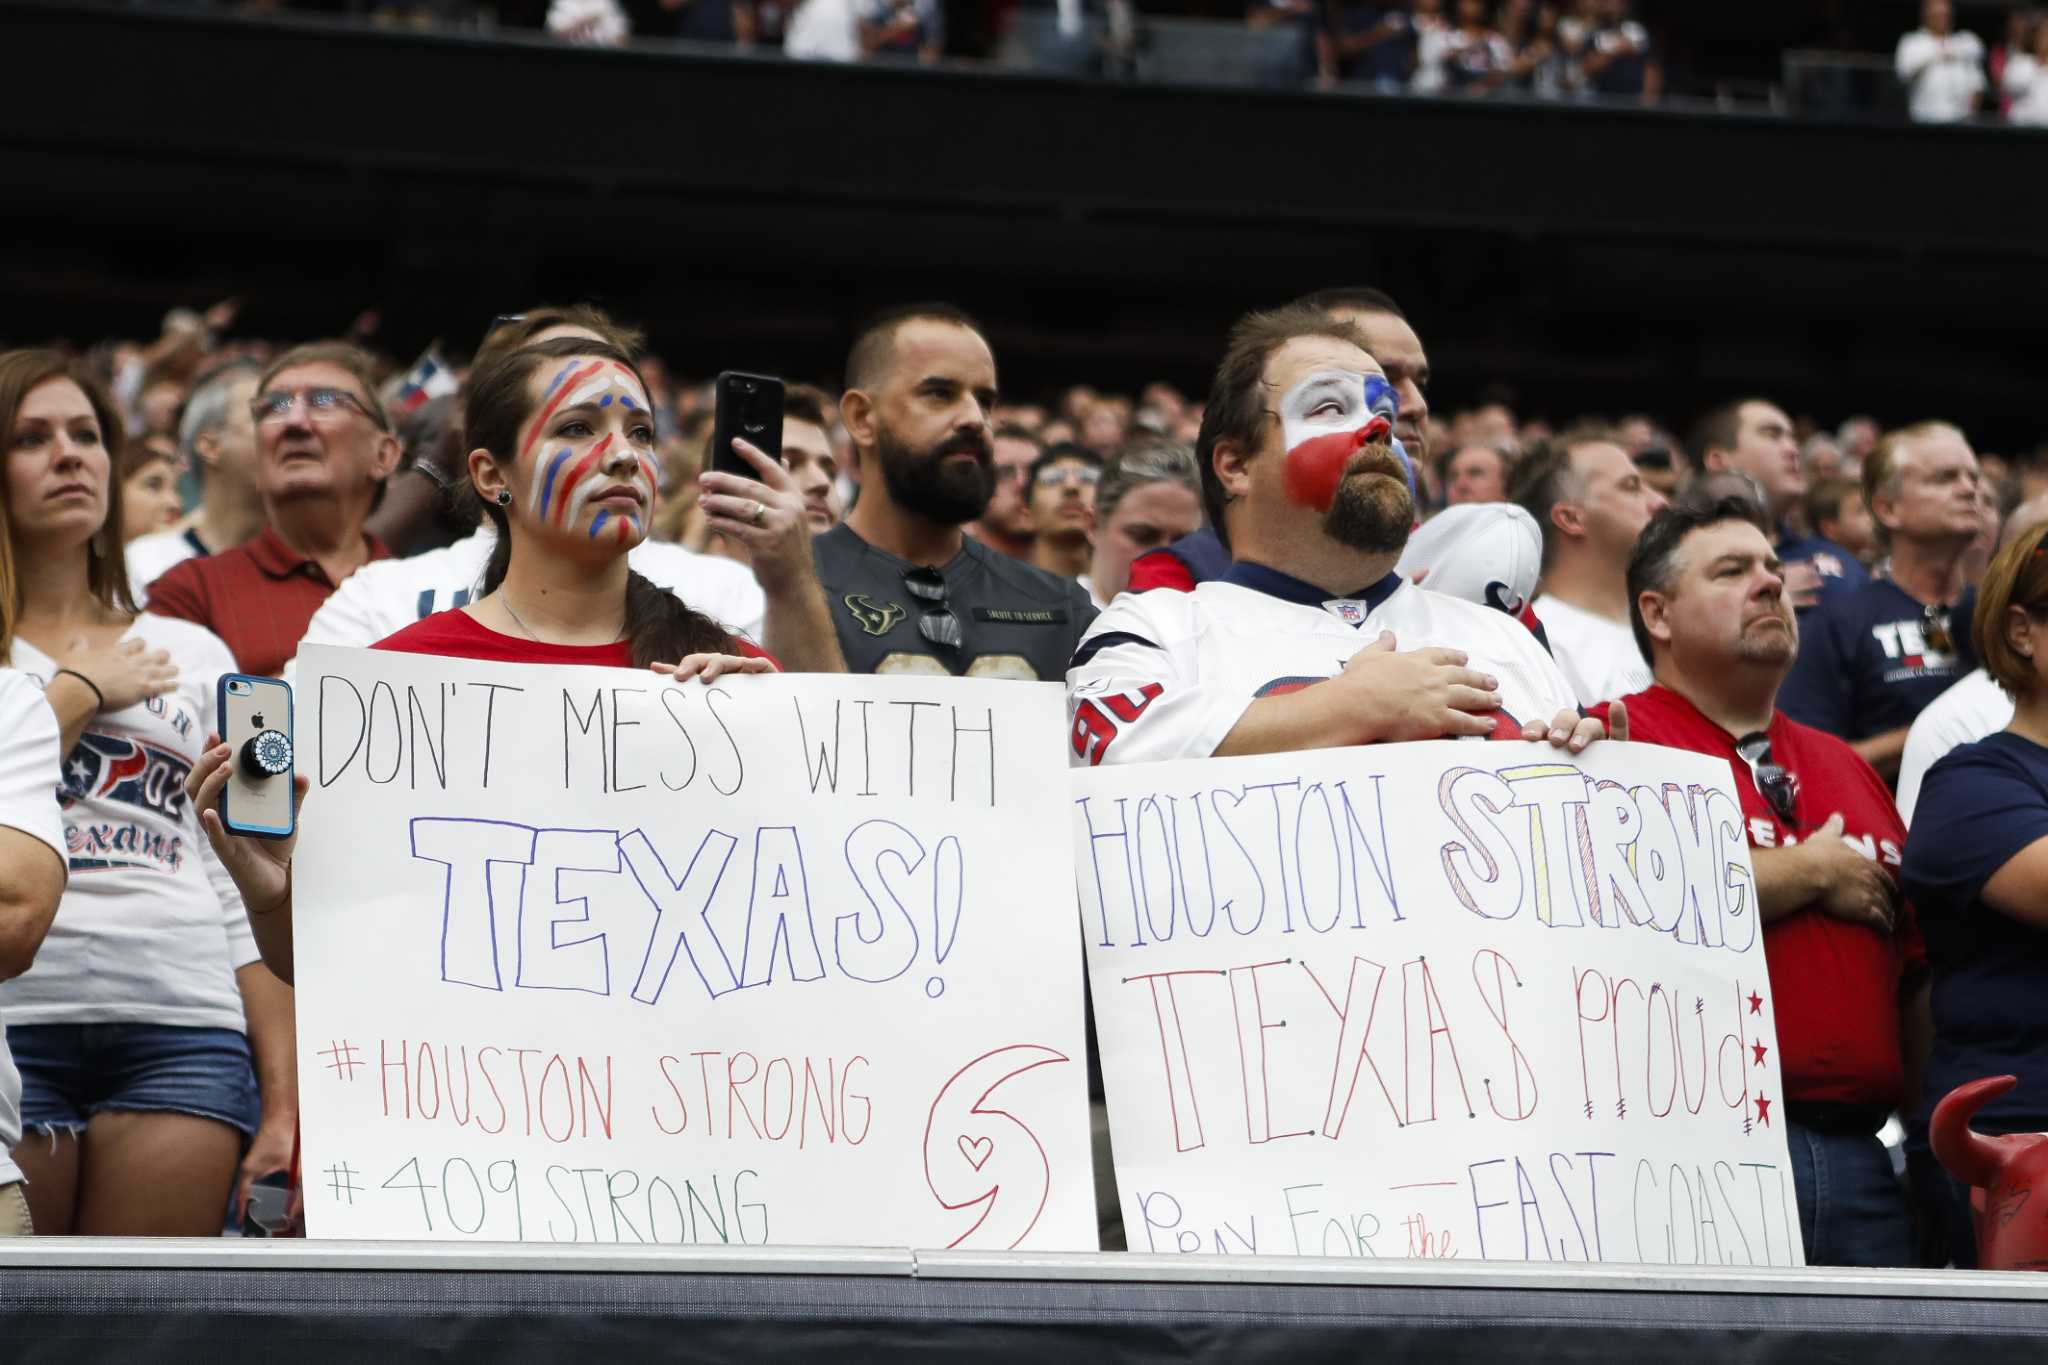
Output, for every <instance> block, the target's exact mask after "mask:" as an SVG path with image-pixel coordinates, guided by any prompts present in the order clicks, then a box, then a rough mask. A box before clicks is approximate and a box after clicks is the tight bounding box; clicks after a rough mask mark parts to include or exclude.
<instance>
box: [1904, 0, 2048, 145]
mask: <svg viewBox="0 0 2048 1365" xmlns="http://www.w3.org/2000/svg"><path fill="white" fill-rule="evenodd" d="M2044 63H2048V15H2044V13H2043V12H2042V11H2039V10H2032V9H2028V8H2026V7H2023V6H2022V7H2016V8H2015V9H2013V10H2012V12H2011V14H2010V15H2009V16H2008V19H2007V24H2006V32H2005V37H2004V39H2003V40H2002V41H2001V42H2000V43H1999V44H1998V45H1997V46H1996V47H1995V48H1992V49H1990V50H1989V51H1988V52H1987V51H1986V48H1985V45H1984V40H1983V39H1982V38H1980V37H1978V36H1977V35H1976V34H1975V33H1972V32H1971V31H1970V30H1969V29H1967V28H1959V27H1957V25H1956V17H1955V5H1954V3H1953V0H1923V3H1922V4H1921V6H1920V27H1919V28H1917V29H1915V30H1913V31H1912V32H1911V33H1908V34H1906V35H1905V36H1904V37H1902V38H1900V39H1899V47H1898V53H1897V57H1896V65H1897V69H1898V76H1899V81H1900V82H1901V84H1903V85H1904V86H1905V87H1906V95H1907V107H1908V109H1909V110H1910V111H1911V112H1912V115H1913V118H1914V119H1915V120H1916V121H1918V122H1921V123H1957V122H1961V121H1962V120H1965V119H1971V118H1976V117H1978V116H1980V115H1997V116H1999V117H2001V118H2004V119H2005V120H2007V121H2009V122H2012V123H2022V124H2033V125H2037V126H2038V125H2043V124H2048V66H2044Z"/></svg>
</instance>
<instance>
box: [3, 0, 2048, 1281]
mask: <svg viewBox="0 0 2048 1365" xmlns="http://www.w3.org/2000/svg"><path fill="white" fill-rule="evenodd" d="M1933 8H1935V7H1934V6H1930V9H1933ZM1464 9H1466V10H1467V11H1469V9H1470V7H1464ZM1368 31H1370V30H1368ZM1353 55H1356V54H1353ZM1276 302H1277V301H1276ZM235 314H236V310H235V308H234V307H233V306H232V305H222V306H219V307H217V308H215V309H213V310H211V311H210V312H208V313H205V314H200V313H196V312H189V311H179V312H175V313H173V314H171V315H170V316H169V317H168V318H167V319H166V322H165V325H164V327H163V328H162V331H161V334H160V335H159V336H157V337H156V338H155V339H153V340H151V341H148V342H146V343H139V342H125V341H123V342H110V343H106V344H103V345H101V346H99V347H96V348H94V349H92V350H90V351H89V352H87V353H85V354H82V355H69V354H63V353H58V352H54V351H34V350H17V351H12V352H6V353H0V456H4V464H5V468H4V480H0V662H4V665H5V666H4V667H0V982H4V985H0V1017H4V1022H5V1033H4V1038H5V1046H4V1047H0V1233H6V1232H10V1231H17V1230H26V1229H27V1228H28V1227H29V1226H30V1223H31V1217H32V1222H33V1226H34V1228H35V1229H36V1230H38V1231H40V1232H45V1233H64V1232H79V1233H186V1234H199V1233H204V1232H206V1231H208V1230H209V1229H210V1228H212V1229H218V1228H219V1227H220V1225H221V1218H222V1212H223V1210H224V1209H226V1208H228V1207H230V1206H231V1205H232V1206H233V1207H234V1208H236V1209H237V1210H241V1211H242V1213H241V1214H240V1215H239V1218H238V1221H237V1223H236V1226H245V1227H247V1228H249V1229H251V1230H256V1229H259V1228H265V1227H271V1226H273V1225H276V1224H279V1223H280V1222H281V1221H282V1220H283V1219H284V1215H285V1209H284V1208H283V1206H282V1205H281V1204H280V1203H278V1202H276V1201H279V1200H282V1199H283V1198H284V1195H283V1193H282V1191H281V1190H280V1189H279V1188H278V1187H277V1181H278V1179H279V1176H280V1173H282V1172H284V1171H285V1170H286V1169H287V1168H288V1167H289V1165H290V1163H291V1158H292V1152H293V1145H294V1134H295V1131H296V1123H297V1101H296V1090H295V1075H294V1066H293V1057H294V1055H295V1047H294V1042H293V1038H292V1029H293V1024H292V1006H291V995H290V984H289V983H290V982H291V981H292V980H293V960H292V935H291V899H292V885H291V877H290V848H289V845H288V844H279V843H277V842H272V841H262V840H253V839H244V838H240V837H237V836H232V835H230V834H229V833H228V832H227V831H226V830H225V829H224V828H223V826H222V825H221V823H220V818H219V815H218V812H217V810H216V809H215V807H216V804H217V799H218V795H219V792H220V790H221V784H222V783H223V782H224V781H225V780H226V778H227V775H228V772H229V768H228V766H227V764H228V760H229V757H230V756H229V754H228V751H227V750H226V749H225V748H222V747H217V746H216V745H215V742H214V741H213V740H211V739H210V735H211V734H212V733H213V732H214V730H215V728H216V725H217V722H216V718H215V716H214V706H215V691H214V683H215V680H216V679H217V678H218V677H219V676H220V675H221V674H223V673H225V672H228V671H232V670H236V669H239V670H242V671H246V672H250V673H260V674H277V675H282V676H285V677H287V678H289V677H291V676H292V675H293V673H294V663H293V660H294V656H295V655H296V654H297V653H298V651H299V650H300V648H301V647H302V645H304V644H306V643H329V644H353V645H359V646H375V647H378V648H383V649H394V650H407V651H413V652H421V653H430V654H441V655H457V656H463V657H470V658H484V659H494V660H501V661H507V662H515V663H522V664H526V665H546V664H553V663H580V664H606V665H613V666H619V667H631V668H639V669H643V670H644V669H647V668H650V667H651V668H654V669H655V670H657V671H660V672H664V673H669V674H672V675H674V676H676V677H677V678H679V679H687V678H690V677H693V676H702V677H706V678H710V677H715V676H718V675H719V674H720V673H725V672H761V671H768V670H772V669H777V668H780V669H784V670H789V671H816V672H834V671H842V670H849V671H854V672H868V673H916V674H926V675H933V676H970V677H985V678H1022V679H1034V678H1035V679H1046V680H1064V681H1065V683H1066V685H1067V687H1068V693H1069V708H1070V716H1071V722H1072V726H1071V732H1070V733H1069V734H1068V735H1066V736H1064V737H1063V739H1064V742H1065V743H1066V744H1067V745H1068V748H1069V749H1070V754H1069V758H1070V761H1071V762H1072V763H1074V764H1076V765H1085V764H1097V763H1106V762H1107V763H1119V762H1132V761H1145V760H1157V759H1170V758H1199V757H1208V756H1212V755H1229V754H1249V753H1261V752H1272V751H1277V750H1282V749H1290V748H1299V747H1314V746H1329V745H1346V744H1368V743H1375V742H1381V741H1394V740H1407V739H1424V738H1437V737H1445V736H1480V737H1491V738H1502V739H1531V740H1536V741H1541V742H1548V743H1551V744H1554V745H1557V746H1559V747H1561V748H1565V749H1569V750H1571V751H1574V752H1576V751H1578V750H1581V749H1583V748H1584V747H1585V746H1586V745H1588V744H1591V743H1604V742H1612V740H1613V739H1616V738H1621V737H1627V738H1630V739H1632V740H1634V741H1646V742H1650V743H1656V744H1664V745H1671V746H1676V747H1681V748H1686V749H1691V750H1696V751H1699V752H1703V753H1707V754H1712V755H1717V756H1719V757H1721V758H1723V759H1725V760H1726V761H1727V762H1728V764H1729V770H1730V774H1731V778H1732V780H1733V781H1734V783H1735V786H1736V790H1737V791H1738V792H1739V794H1740V796H1741V799H1742V805H1743V811H1744V817H1745V820H1746V829H1747V834H1748V838H1749V842H1750V845H1751V851H1752V856H1753V860H1754V866H1755V871H1756V879H1757V880H1756V894H1757V903H1758V909H1759V911H1760V914H1761V917H1762V920H1763V922H1764V924H1765V932H1764V944H1765V953H1766V958H1767V962H1768V965H1769V970H1770V972H1771V973H1772V975H1773V976H1774V977H1776V978H1778V979H1779V980H1780V981H1781V983H1782V982H1785V981H1796V982H1797V983H1798V989H1796V990H1780V991H1779V992H1778V1000H1779V1004H1780V1013H1779V1019H1778V1034H1777V1046H1778V1047H1779V1048H1780V1049H1781V1059H1782V1064H1783V1074H1784V1077H1785V1084H1786V1088H1787V1094H1786V1097H1785V1100H1784V1101H1783V1106H1784V1109H1783V1119H1784V1121H1785V1131H1786V1132H1787V1135H1788V1138H1789V1141H1790V1148H1791V1153H1792V1160H1793V1165H1794V1170H1795V1183H1796V1188H1797V1194H1798V1206H1799V1212H1800V1220H1801V1230H1802V1234H1803V1236H1804V1238H1805V1243H1806V1255H1807V1258H1808V1259H1809V1261H1812V1262H1815V1263H1824V1264H1826V1263H1834V1264H1872V1265H1905V1264H1923V1263H1924V1264H1929V1265H1942V1264H1949V1263H1953V1264H1958V1265H1967V1264H1969V1262H1970V1257H1971V1255H1972V1247H1973V1245H1974V1244H1973V1242H1972V1240H1971V1238H1970V1237H1969V1236H1968V1234H1967V1228H1968V1217H1969V1214H1968V1203H1967V1196H1966V1192H1965V1191H1964V1190H1963V1189H1962V1187H1960V1186H1959V1185H1957V1184H1956V1183H1955V1182H1954V1181H1952V1180H1951V1179H1950V1178H1949V1177H1947V1176H1946V1175H1944V1174H1943V1173H1942V1172H1941V1171H1940V1169H1939V1168H1938V1167H1937V1166H1936V1165H1935V1164H1934V1163H1933V1162H1932V1160H1931V1158H1930V1156H1929V1153H1928V1149H1927V1142H1926V1125H1927V1119H1928V1114H1929V1111H1930V1108H1931V1106H1932V1104H1933V1103H1934V1102H1935V1101H1936V1100H1938V1099H1939V1098H1940V1097H1941V1096H1942V1095H1943V1094H1944V1093H1945V1092H1946V1091H1947V1090H1948V1089H1949V1088H1950V1087H1952V1086H1954V1085H1956V1084H1958V1083H1960V1082H1962V1081H1967V1080H1972V1079H1975V1078H1977V1077H1980V1076H1985V1075H1997V1074H2002V1073H2006V1072H2010V1073H2013V1074H2015V1075H2017V1076H2019V1077H2020V1084H2019V1086H2018V1087H2017V1088H2016V1089H2015V1090H2013V1091H2012V1092H2011V1093H2010V1094H2008V1095H2005V1096H2003V1097H2002V1098H2001V1099H2000V1100H1999V1101H1998V1102H1997V1103H1996V1104H1994V1105H1993V1106H1992V1107H1991V1108H1989V1109H1987V1110H1986V1111H1984V1113H1983V1114H1982V1115H1980V1118H1979V1123H1980V1125H1981V1126H1983V1127H1984V1128H1986V1129H1987V1130H1988V1131H1994V1132H2018V1131H2033V1130H2036V1129H2040V1128H2043V1127H2048V1049H2044V1048H2043V1047H2042V1046H2041V1044H2042V1042H2043V1041H2044V1040H2043V1035H2044V1034H2048V1010H2044V1008H2043V1005H2042V1002H2043V1000H2048V989H2044V987H2048V448H2043V449H2041V450H2023V451H2014V452H2012V453H2010V454H2005V455H1995V454H1991V453H1988V452H1979V451H1977V450H1975V449H1974V448H1973V446H1972V444H1971V442H1970V440H1969V437H1968V435H1967V434H1966V429H1965V428H1964V427H1963V426H1959V425H1957V424H1955V423H1954V422H1953V421H1951V420H1946V419H1947V418H1948V417H1963V416H1966V414H1939V413H1933V412H1916V413H1910V414H1904V413H1902V414H1897V415H1898V416H1901V417H1907V418H1910V419H1911V420H1908V421H1905V422H1903V423H1901V424H1899V425H1896V426H1894V427H1892V428H1890V429H1888V430H1887V429H1883V428H1881V427H1880V425H1879V424H1878V422H1876V421H1875V420H1873V419H1871V418H1869V417H1866V416H1859V415H1850V416H1847V417H1846V418H1843V419H1841V420H1840V421H1839V423H1838V424H1837V425H1835V426H1833V427H1831V428H1824V427H1822V426H1820V425H1818V424H1816V423H1815V422H1814V421H1812V420H1811V419H1808V418H1803V417H1801V418H1795V417H1794V416H1792V415H1791V414H1789V413H1788V412H1787V411H1785V409H1784V408H1783V407H1781V406H1780V405H1779V404H1778V403H1777V402H1775V401H1773V399H1772V398H1771V397H1770V396H1768V395H1747V396H1745V395H1725V394H1702V395H1700V397H1701V398H1702V400H1703V403H1702V406H1703V408H1704V409H1705V410H1704V411H1703V412H1701V413H1698V414H1670V417H1671V418H1674V419H1675V418H1678V417H1680V416H1683V417H1685V418H1686V419H1687V420H1686V421H1685V422H1684V423H1683V426H1684V429H1685V431H1686V435H1685V437H1684V439H1680V438H1678V437H1677V436H1674V435H1673V434H1672V431H1673V429H1674V428H1673V425H1672V424H1671V423H1670V422H1668V421H1667V420H1666V417H1665V416H1664V415H1653V414H1642V413H1627V412H1616V413H1608V414H1580V415H1574V416H1571V418H1570V420H1555V421H1553V420H1552V419H1553V418H1557V419H1562V418H1563V417H1565V416H1566V415H1565V414H1535V413H1527V412H1521V411H1517V409H1516V407H1515V406H1514V404H1513V402H1512V401H1511V399H1510V398H1509V397H1507V396H1506V393H1505V391H1502V393H1501V394H1500V395H1498V396H1490V397H1488V398H1487V399H1486V400H1485V401H1482V402H1479V403H1477V404H1475V405H1473V406H1470V407H1465V408H1462V409H1460V410H1457V411H1440V410H1438V409H1436V408H1433V407H1432V405H1431V403H1430V400H1429V396H1428V395H1429V385H1430V379H1431V371H1430V364H1429V358H1428V351H1427V347H1426V344H1425V341H1424V339H1423V337H1422V336H1420V335H1419V334H1418V332H1417V331H1416V329H1415V328H1414V327H1413V326H1412V325H1411V324H1410V322H1409V321H1408V320H1407V318H1406V317H1405V316H1404V315H1403V313H1402V310H1401V309H1400V307H1399V306H1398V304H1396V303H1395V301H1394V300H1393V299H1392V298H1390V297H1388V296H1387V295H1386V294H1384V293H1381V292H1379V291H1376V290H1373V289H1366V288H1348V289H1332V290H1328V291H1324V292H1322V293H1319V294H1314V295H1310V296H1308V297H1307V298H1304V299H1300V300H1296V301H1294V302H1292V303H1287V304H1284V305H1283V306H1278V307H1275V308H1273V309H1272V310H1270V311H1267V312H1263V313H1258V314H1254V315H1251V316H1249V317H1247V318H1245V319H1242V320H1241V321H1240V322H1239V324H1238V325H1237V327H1236V328H1235V329H1234V330H1233V332H1232V333H1231V335H1230V336H1229V338H1228V340H1227V343H1226V350H1225V353H1224V355H1223V357H1222V359H1221V362H1220V364H1219V365H1218V367H1217V370H1216V373H1215V378H1214V381H1213V383H1212V385H1211V387H1210V389H1209V391H1208V392H1207V394H1205V395H1202V396H1200V397H1194V396H1190V395H1187V394H1183V393H1181V392H1179V391H1177V390H1175V389H1174V388H1173V387H1172V386H1170V385H1167V384H1163V383H1159V384H1152V385H1149V386H1147V387H1145V388H1144V389H1143V390H1142V391H1141V392H1138V393H1135V394H1119V393H1110V392H1102V391H1099V390H1097V389H1095V388H1091V387H1088V386H1086V385H1085V384H1075V385H1074V386H1072V387H1069V388H1066V389H1064V390H1061V391H1058V392H1055V393H1046V394H1042V395H1040V394H1033V395H1011V394H1008V393H1005V392H1004V391H1003V390H1002V389H1001V386H1000V383H999V378H1000V367H999V357H998V356H997V355H996V353H995V351H994V349H993V348H992V346H991V344H990V341H989V339H988V338H987V336H986V335H985V334H984V333H983V332H982V330H981V329H980V328H979V327H978V326H977V325H976V324H975V322H974V321H973V320H972V319H971V318H969V317H968V316H967V315H965V314H964V313H961V312H959V311H957V310H955V309H953V308H951V307H948V306H945V305H938V304H933V305H924V306H918V307H911V308H906V309H902V310H898V311H896V312H894V313H891V314H887V315H884V316H882V317H880V318H878V319H876V320H875V321H873V322H872V323H871V324H869V325H868V326H867V327H865V328H864V329H863V330H862V331H861V332H860V334H859V335H858V336H857V338H855V339H854V341H853V344H852V346H851V348H850V351H849V353H848V356H847V361H846V365H845V368H844V371H843V373H842V374H840V375H837V376H834V389H833V390H826V389H823V388H813V387H810V386H807V385H802V384H791V385H790V386H789V388H788V390H787V396H786V407H785V417H784V438H783V445H782V449H781V450H780V451H779V452H778V451H762V450H757V449H754V448H753V447H751V446H748V445H746V444H745V443H744V442H736V443H735V447H734V450H733V452H732V455H733V456H734V457H735V458H737V459H738V461H739V463H738V464H737V466H735V465H733V464H731V463H727V462H721V467H718V468H713V467H712V463H713V462H712V461H711V460H710V459H709V458H708V452H707V449H706V447H707V445H708V441H709V437H708V433H709V429H710V426H711V420H712V403H711V397H710V389H709V386H707V385H706V384H705V383H703V382H701V381H699V380H694V379H688V378H684V377H682V376H678V375H675V374H673V373H672V372H671V371H670V370H669V369H668V368H667V367H666V366H664V365H662V364H661V363H660V361H659V358H658V357H657V356H655V355H654V354H651V353H650V352H649V351H648V349H647V347H646V344H645V339H644V337H643V336H642V335H641V334H640V333H639V332H638V331H636V330H634V329H633V328H632V327H631V326H630V325H628V324H627V323H625V322H623V321H621V320H618V319H615V318H612V317H609V316H607V315H606V314H604V313H602V312H600V311H598V310H597V309H595V308H592V307H589V306H581V305H579V306H571V307H560V308H535V309H533V310H531V311H529V312H527V313H525V314H523V315H519V316H513V317H506V318H502V319H499V320H498V321H497V322H496V324H495V325H494V327H493V329H492V330H491V331H490V332H489V334H488V335H487V336H485V337H482V338H480V339H479V343H478V346H477V348H476V350H475V353H474V354H473V355H470V356H456V355H444V354H441V353H439V352H438V351H430V352H429V353H428V354H426V355H424V356H421V357H419V358H418V359H417V360H415V361H413V362H412V363H411V364H410V365H409V366H408V365H407V364H406V363H405V362H404V361H403V360H402V359H400V358H397V357H392V356H388V355H384V356H380V355H377V354H375V353H374V352H372V351H371V350H367V349H365V348H364V347H363V346H362V345H360V344H357V343H356V342H351V341H335V340H324V341H314V342H311V343H303V344H287V343H284V342H272V341H258V340H250V339H232V338H234V331H235V326H236V315H235ZM1473 378H1476V377H1473ZM181 488H183V489H184V493H183V494H182V495H181V493H180V491H179V490H180V489H181ZM1335 661H1342V662H1335ZM1276 679H1281V680H1284V681H1285V682H1287V683H1288V684H1289V685H1288V686H1285V687H1280V686H1276V684H1275V680H1276ZM1315 680H1319V681H1315ZM1304 681H1313V685H1306V686H1304V685H1302V684H1303V683H1304ZM1051 742H1055V743H1057V742H1062V739H1059V738H1056V739H1053V740H1052V741H1051ZM301 780H302V781H303V779H301ZM308 818H309V819H311V820H315V821H317V820H318V819H319V818H320V816H319V812H318V808H317V806H316V807H315V808H314V809H313V810H312V811H311V812H310V813H309V815H308ZM1894 1116H1898V1117H1899V1118H1901V1119H1902V1120H1903V1131H1904V1134H1905V1137H1904V1142H1903V1164H1904V1167H1905V1169H1906V1177H1905V1178H1902V1176H1901V1174H1900V1173H1899V1172H1897V1171H1896V1170H1895V1168H1894V1165H1893V1162H1892V1159H1891V1157H1890V1155H1889V1153H1888V1150H1887V1148H1886V1146H1885V1145H1884V1143H1883V1142H1882V1141H1881V1139H1880V1136H1879V1135H1880V1132H1881V1130H1884V1129H1885V1127H1886V1125H1887V1124H1888V1122H1889V1121H1890V1120H1891V1119H1892V1118H1893V1117H1894ZM10 1153H11V1161H10V1159H9V1156H10ZM1909 1189H1910V1194H1909V1193H1908V1191H1909Z"/></svg>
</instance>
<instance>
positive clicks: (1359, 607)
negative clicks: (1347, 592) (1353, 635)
mask: <svg viewBox="0 0 2048 1365" xmlns="http://www.w3.org/2000/svg"><path fill="white" fill-rule="evenodd" d="M1323 610H1324V611H1327V612H1329V613H1330V615H1332V616H1334V617H1336V618H1337V619H1338V620H1339V621H1342V622H1343V623H1344V624H1345V625H1347V626H1357V625H1363V624H1364V623H1365V613H1366V605H1365V603H1363V602H1352V601H1349V600H1345V599H1340V600H1338V601H1335V602H1325V603H1323Z"/></svg>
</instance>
